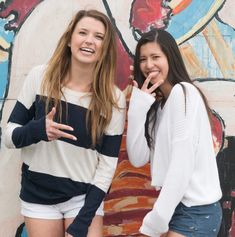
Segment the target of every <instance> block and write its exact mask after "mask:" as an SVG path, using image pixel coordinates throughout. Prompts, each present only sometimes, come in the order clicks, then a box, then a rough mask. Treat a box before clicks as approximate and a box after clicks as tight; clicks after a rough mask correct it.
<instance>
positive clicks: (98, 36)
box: [95, 35, 104, 40]
mask: <svg viewBox="0 0 235 237" xmlns="http://www.w3.org/2000/svg"><path fill="white" fill-rule="evenodd" d="M95 37H96V39H98V40H103V39H104V36H103V35H96V36H95Z"/></svg>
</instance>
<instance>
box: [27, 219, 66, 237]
mask: <svg viewBox="0 0 235 237" xmlns="http://www.w3.org/2000/svg"><path fill="white" fill-rule="evenodd" d="M24 220H25V226H26V230H27V234H28V237H64V224H63V220H49V219H48V220H46V219H38V218H31V217H25V218H24Z"/></svg>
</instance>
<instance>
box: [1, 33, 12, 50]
mask: <svg viewBox="0 0 235 237" xmlns="http://www.w3.org/2000/svg"><path fill="white" fill-rule="evenodd" d="M0 45H1V47H2V48H4V49H9V48H10V44H9V43H8V42H7V41H6V40H5V39H4V38H3V37H1V36H0Z"/></svg>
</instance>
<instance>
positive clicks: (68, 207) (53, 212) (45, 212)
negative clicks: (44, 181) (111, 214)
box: [21, 195, 104, 219]
mask: <svg viewBox="0 0 235 237" xmlns="http://www.w3.org/2000/svg"><path fill="white" fill-rule="evenodd" d="M85 196H86V195H79V196H76V197H73V198H71V199H69V200H68V201H66V202H62V203H58V204H55V205H43V204H35V203H29V202H25V201H23V200H21V214H22V215H23V216H26V217H31V218H40V219H64V218H65V219H67V218H74V217H76V216H77V214H78V212H79V211H80V209H81V208H82V207H83V205H84V202H85ZM96 215H99V216H103V215H104V202H102V203H101V205H100V207H99V208H98V210H97V211H96Z"/></svg>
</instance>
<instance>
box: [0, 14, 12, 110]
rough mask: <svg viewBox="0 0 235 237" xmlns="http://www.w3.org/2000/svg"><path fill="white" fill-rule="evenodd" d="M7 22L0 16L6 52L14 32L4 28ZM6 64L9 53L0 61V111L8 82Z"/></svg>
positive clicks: (0, 32) (0, 33) (0, 29)
mask: <svg viewBox="0 0 235 237" xmlns="http://www.w3.org/2000/svg"><path fill="white" fill-rule="evenodd" d="M6 24H8V21H7V19H3V18H0V37H1V38H3V39H4V40H5V41H6V42H7V43H8V44H9V48H7V49H4V50H6V52H9V51H10V48H11V44H12V41H13V40H14V37H15V33H14V32H13V31H8V30H5V25H6ZM8 66H9V55H8V57H7V58H6V59H5V61H3V62H1V63H0V101H1V103H0V111H1V109H2V101H3V100H4V98H5V95H6V87H7V84H8Z"/></svg>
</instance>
